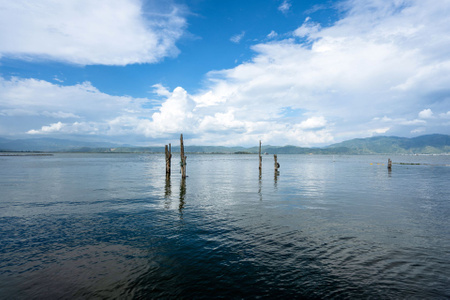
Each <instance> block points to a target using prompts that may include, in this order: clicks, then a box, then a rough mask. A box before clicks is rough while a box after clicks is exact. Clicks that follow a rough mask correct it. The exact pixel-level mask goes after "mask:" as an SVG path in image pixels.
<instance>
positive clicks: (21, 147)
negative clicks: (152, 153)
mask: <svg viewBox="0 0 450 300" xmlns="http://www.w3.org/2000/svg"><path fill="white" fill-rule="evenodd" d="M118 146H121V145H118V144H113V143H105V142H83V141H73V140H64V139H55V138H33V139H19V140H10V139H5V138H0V151H42V152H45V151H47V152H54V151H64V150H73V149H80V148H83V147H87V148H104V147H108V148H110V147H118Z"/></svg>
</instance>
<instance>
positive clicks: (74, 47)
mask: <svg viewBox="0 0 450 300" xmlns="http://www.w3.org/2000/svg"><path fill="white" fill-rule="evenodd" d="M185 24H186V22H185V19H184V18H183V17H182V16H181V13H180V10H179V9H178V8H177V7H175V6H174V7H172V8H171V11H165V12H164V11H162V10H161V9H157V8H152V9H151V10H150V9H149V10H144V7H143V3H142V1H140V0H96V1H90V0H64V1H54V0H40V1H33V0H15V1H3V2H2V4H1V9H0V57H1V56H8V57H14V58H21V59H27V60H28V59H51V60H57V61H63V62H68V63H73V64H80V65H92V64H104V65H126V64H133V63H154V62H157V61H160V60H161V59H162V58H164V57H166V56H173V55H176V54H177V53H178V49H177V48H176V46H175V42H176V41H177V39H178V38H179V37H180V36H181V35H182V33H183V29H184V27H185ZM55 80H56V78H55Z"/></svg>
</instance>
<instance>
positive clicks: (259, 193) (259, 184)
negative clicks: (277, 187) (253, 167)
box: [258, 171, 262, 201]
mask: <svg viewBox="0 0 450 300" xmlns="http://www.w3.org/2000/svg"><path fill="white" fill-rule="evenodd" d="M261 189H262V180H261V171H260V172H259V179H258V195H259V200H260V201H262V192H261Z"/></svg>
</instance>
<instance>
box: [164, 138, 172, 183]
mask: <svg viewBox="0 0 450 300" xmlns="http://www.w3.org/2000/svg"><path fill="white" fill-rule="evenodd" d="M165 148H166V149H165V150H166V175H167V176H170V167H171V159H172V146H171V145H170V144H169V146H168V147H167V145H166V147H165Z"/></svg>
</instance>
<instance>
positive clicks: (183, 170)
mask: <svg viewBox="0 0 450 300" xmlns="http://www.w3.org/2000/svg"><path fill="white" fill-rule="evenodd" d="M180 157H181V162H180V167H181V177H182V178H186V158H187V157H186V156H185V155H184V145H183V134H181V136H180Z"/></svg>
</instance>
